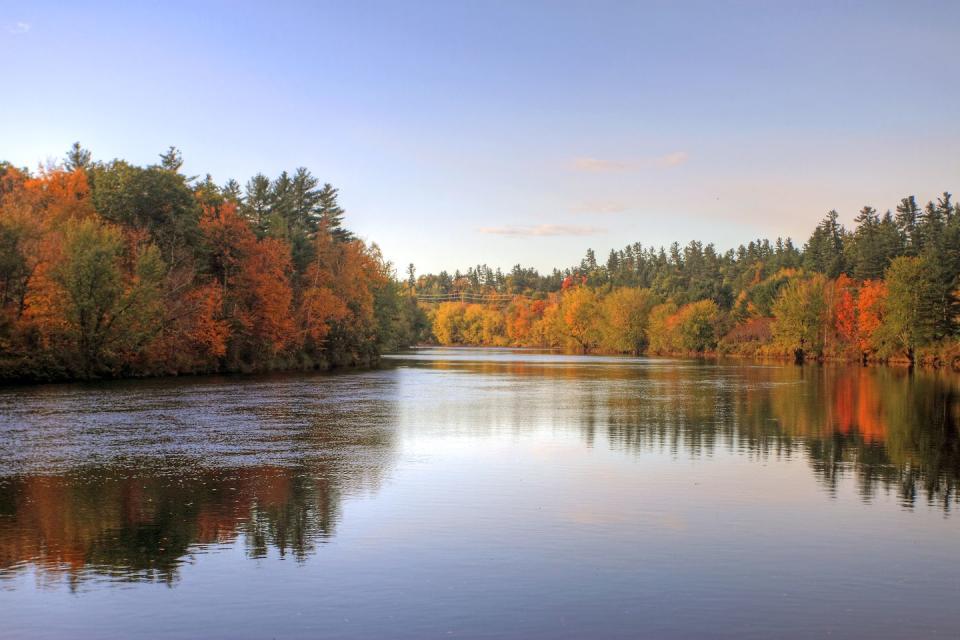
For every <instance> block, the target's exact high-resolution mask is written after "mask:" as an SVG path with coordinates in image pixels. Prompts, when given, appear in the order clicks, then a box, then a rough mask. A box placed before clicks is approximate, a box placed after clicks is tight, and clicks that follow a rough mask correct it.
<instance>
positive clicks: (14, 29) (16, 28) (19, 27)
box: [7, 22, 30, 35]
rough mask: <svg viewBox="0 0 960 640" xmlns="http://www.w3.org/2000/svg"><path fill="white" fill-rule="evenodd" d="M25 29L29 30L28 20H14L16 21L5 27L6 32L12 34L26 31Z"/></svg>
mask: <svg viewBox="0 0 960 640" xmlns="http://www.w3.org/2000/svg"><path fill="white" fill-rule="evenodd" d="M27 31H30V23H29V22H16V23H14V24H12V25H10V26H8V27H7V32H8V33H12V34H14V35H19V34H21V33H26V32H27Z"/></svg>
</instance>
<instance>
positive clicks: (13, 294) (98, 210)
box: [0, 144, 422, 380]
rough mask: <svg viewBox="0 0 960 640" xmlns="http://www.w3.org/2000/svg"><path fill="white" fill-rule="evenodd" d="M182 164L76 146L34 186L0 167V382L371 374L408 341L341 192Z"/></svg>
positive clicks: (175, 155)
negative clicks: (340, 371)
mask: <svg viewBox="0 0 960 640" xmlns="http://www.w3.org/2000/svg"><path fill="white" fill-rule="evenodd" d="M182 164H183V162H182V157H181V154H180V152H179V151H178V150H177V149H175V148H173V147H171V148H170V149H169V150H168V151H166V152H165V153H163V154H160V158H159V162H157V163H156V164H153V165H150V166H136V165H133V164H130V163H128V162H125V161H123V160H112V161H107V162H95V161H93V159H92V157H91V154H90V152H89V151H87V150H86V149H83V148H82V147H81V146H80V145H79V144H75V145H74V146H73V148H72V149H71V150H70V151H69V153H68V154H67V156H66V158H65V159H64V160H63V161H62V162H61V163H59V164H55V165H51V166H48V167H46V168H43V169H41V170H38V171H37V172H33V173H31V172H30V171H28V170H26V169H21V168H17V167H14V166H12V165H11V164H9V163H0V379H7V380H61V379H76V378H93V377H108V376H142V375H170V374H192V373H208V372H233V371H262V370H268V369H280V368H283V369H290V368H301V369H315V368H328V367H332V366H352V365H365V364H369V363H371V362H373V361H374V360H375V359H376V358H377V356H378V354H379V353H380V352H381V351H382V350H385V349H395V348H397V347H399V346H401V345H406V344H409V343H410V342H411V341H412V340H414V337H413V331H414V325H415V324H416V322H418V321H420V322H422V318H420V316H419V314H420V313H421V312H420V311H419V310H418V309H417V308H416V305H415V304H413V303H412V301H411V300H410V299H409V298H408V297H404V295H403V293H402V292H401V290H400V286H399V284H398V282H397V280H396V278H395V277H394V276H393V269H392V266H391V265H390V263H388V262H387V261H386V260H384V258H383V256H382V255H381V253H380V250H379V249H378V248H377V246H376V245H375V244H367V243H366V242H363V241H362V240H360V239H358V238H356V237H354V235H353V234H352V233H351V232H350V231H349V230H348V229H347V228H346V227H345V226H344V223H343V218H344V210H343V209H342V207H341V206H340V204H339V200H338V191H337V189H336V188H334V187H333V186H331V185H330V184H321V183H320V181H319V180H318V179H317V178H316V177H314V176H313V175H312V174H311V173H310V171H309V170H307V169H305V168H299V169H296V170H295V171H294V172H293V173H287V172H283V173H281V174H280V175H279V176H278V177H276V178H274V179H270V178H267V177H266V176H265V175H263V174H257V175H256V176H254V177H253V178H251V179H250V180H249V181H248V182H247V183H246V184H245V185H244V186H242V187H241V186H240V184H239V183H237V182H236V181H234V180H231V181H229V182H227V183H226V184H225V185H222V186H219V185H217V184H215V183H214V182H213V180H212V179H211V177H210V176H209V175H207V176H205V177H204V178H197V177H195V176H193V177H191V176H187V175H185V174H184V173H183V172H182V171H181V168H182ZM418 318H420V319H419V320H418Z"/></svg>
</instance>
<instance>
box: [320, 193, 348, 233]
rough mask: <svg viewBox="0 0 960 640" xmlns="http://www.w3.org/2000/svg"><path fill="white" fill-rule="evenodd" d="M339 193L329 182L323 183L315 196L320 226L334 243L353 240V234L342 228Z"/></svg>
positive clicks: (342, 212) (341, 209) (342, 214)
mask: <svg viewBox="0 0 960 640" xmlns="http://www.w3.org/2000/svg"><path fill="white" fill-rule="evenodd" d="M339 192H340V191H339V189H337V188H335V187H334V186H333V185H332V184H330V183H329V182H327V183H325V184H324V185H323V188H322V189H320V193H319V194H318V195H317V207H316V215H317V218H318V219H319V221H320V224H322V225H324V226H325V227H326V228H327V230H328V231H329V232H330V233H331V234H332V235H333V239H334V240H335V241H336V242H349V241H350V240H352V239H353V234H352V233H350V232H349V231H347V229H345V228H344V226H343V216H344V210H343V208H341V207H340V203H339V202H338V196H339Z"/></svg>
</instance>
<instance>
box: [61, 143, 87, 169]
mask: <svg viewBox="0 0 960 640" xmlns="http://www.w3.org/2000/svg"><path fill="white" fill-rule="evenodd" d="M90 158H91V155H90V152H89V151H87V150H86V149H84V148H83V147H81V146H80V143H79V142H74V143H73V146H72V147H70V150H69V151H67V159H66V161H65V162H64V166H65V167H66V169H67V171H76V170H77V169H86V168H87V167H89V166H90Z"/></svg>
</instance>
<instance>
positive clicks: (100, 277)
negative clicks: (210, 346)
mask: <svg viewBox="0 0 960 640" xmlns="http://www.w3.org/2000/svg"><path fill="white" fill-rule="evenodd" d="M123 254H124V241H123V237H122V236H121V234H120V232H119V231H118V230H117V229H116V228H115V227H111V226H109V225H104V224H103V223H101V222H99V221H96V220H92V219H87V220H81V221H79V222H71V223H70V224H69V225H68V226H67V228H66V230H65V233H64V243H63V259H62V260H61V262H60V263H59V264H58V265H57V266H56V268H55V269H54V271H53V280H54V281H55V282H56V283H57V284H58V285H59V287H60V289H61V290H62V291H63V294H64V299H63V300H61V301H60V304H62V305H63V315H64V320H65V321H66V325H67V327H68V332H69V334H70V335H71V337H72V340H70V345H71V346H73V348H74V351H75V355H76V359H77V362H76V365H75V366H76V368H77V370H78V372H79V373H80V374H81V375H83V376H85V377H89V376H92V375H97V374H101V373H105V372H110V373H112V372H114V371H113V369H114V367H115V366H116V365H117V364H118V363H119V362H121V360H122V359H121V357H120V356H121V355H124V354H125V353H126V352H129V351H136V350H137V349H139V348H141V347H142V346H143V345H144V344H146V342H147V341H149V339H150V338H152V337H153V336H154V335H155V333H156V331H157V330H158V329H159V323H160V321H161V319H162V306H161V302H162V294H161V284H162V280H163V276H164V272H165V265H164V262H163V259H162V258H161V256H160V252H159V251H158V250H157V249H156V248H155V247H153V246H150V245H148V246H146V247H144V248H143V249H142V250H141V251H140V252H139V254H138V255H137V256H136V258H135V266H134V273H133V275H132V277H126V276H125V275H124V273H123V270H122V268H121V262H122V257H123Z"/></svg>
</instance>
